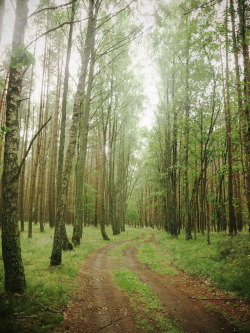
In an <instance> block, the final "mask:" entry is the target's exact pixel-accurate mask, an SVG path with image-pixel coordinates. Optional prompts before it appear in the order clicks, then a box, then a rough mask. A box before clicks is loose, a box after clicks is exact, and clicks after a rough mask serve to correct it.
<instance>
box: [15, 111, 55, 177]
mask: <svg viewBox="0 0 250 333" xmlns="http://www.w3.org/2000/svg"><path fill="white" fill-rule="evenodd" d="M50 120H51V117H49V119H48V120H47V121H46V123H44V124H43V126H42V127H41V128H40V129H39V130H38V131H37V133H36V134H35V135H34V137H33V139H32V140H31V141H30V144H29V147H28V149H27V150H26V152H25V154H24V157H23V159H22V162H21V164H20V166H19V169H18V173H17V177H19V175H20V173H21V169H22V166H23V164H24V162H25V160H26V157H27V156H28V153H29V151H30V149H31V147H32V145H33V142H34V141H35V139H36V138H37V137H38V135H39V134H40V133H41V131H42V130H43V128H44V127H45V126H46V125H47V124H48V123H49V122H50Z"/></svg>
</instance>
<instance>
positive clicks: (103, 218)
mask: <svg viewBox="0 0 250 333" xmlns="http://www.w3.org/2000/svg"><path fill="white" fill-rule="evenodd" d="M101 113H102V117H101V118H102V133H100V137H101V135H102V142H101V145H102V188H101V234H102V238H103V239H104V240H109V237H108V235H107V233H106V230H105V224H106V209H105V186H106V163H107V154H106V142H107V126H108V119H109V116H110V108H109V109H108V114H107V116H106V119H105V116H104V112H103V108H102V110H101ZM100 141H101V140H100Z"/></svg>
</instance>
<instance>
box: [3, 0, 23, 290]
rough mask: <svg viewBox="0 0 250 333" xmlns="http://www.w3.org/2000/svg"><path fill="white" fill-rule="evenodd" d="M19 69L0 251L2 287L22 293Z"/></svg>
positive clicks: (9, 121) (13, 77)
mask: <svg viewBox="0 0 250 333" xmlns="http://www.w3.org/2000/svg"><path fill="white" fill-rule="evenodd" d="M27 15H28V0H17V3H16V18H15V25H14V33H13V41H12V50H13V49H15V48H16V47H18V46H19V45H22V44H23V43H24V34H25V26H26V24H27ZM22 80H23V71H22V68H21V67H20V66H18V67H17V68H11V69H10V79H9V88H8V93H7V97H6V98H7V108H6V126H7V127H8V128H9V131H8V132H7V134H6V136H5V151H4V167H3V183H2V193H3V223H2V254H3V262H4V270H5V290H6V291H10V292H22V291H24V290H25V288H26V283H25V274H24V266H23V262H22V256H21V246H20V234H19V229H18V171H19V167H18V149H19V123H18V110H19V106H20V100H21V93H22Z"/></svg>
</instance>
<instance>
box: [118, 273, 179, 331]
mask: <svg viewBox="0 0 250 333" xmlns="http://www.w3.org/2000/svg"><path fill="white" fill-rule="evenodd" d="M113 278H114V281H115V283H116V284H117V285H118V286H119V287H120V288H121V289H122V290H123V291H125V292H126V294H127V295H128V297H129V300H130V303H131V305H132V307H133V308H134V310H135V312H136V317H135V320H136V322H137V324H138V326H139V327H140V328H142V329H143V330H144V331H145V332H155V329H156V328H157V329H158V330H159V331H160V332H171V333H180V332H184V331H183V330H181V329H180V328H178V327H177V326H175V323H174V322H173V321H172V320H170V319H168V318H167V317H166V316H164V314H163V310H164V308H163V307H162V305H161V304H160V303H159V301H158V297H157V295H156V294H155V293H154V292H153V291H152V290H151V289H150V288H149V287H148V286H147V285H146V284H145V283H143V282H141V281H140V280H139V278H138V277H137V275H136V274H135V273H133V272H132V271H130V270H129V269H127V268H121V269H119V270H116V271H113Z"/></svg>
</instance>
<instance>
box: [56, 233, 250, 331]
mask: <svg viewBox="0 0 250 333" xmlns="http://www.w3.org/2000/svg"><path fill="white" fill-rule="evenodd" d="M151 241H154V239H153V238H152V239H151ZM118 244H121V242H120V243H117V244H114V245H109V246H106V247H104V248H102V249H99V250H97V251H95V252H93V253H92V254H91V255H90V256H89V257H88V259H87V260H86V261H85V263H84V265H83V266H82V268H81V272H80V288H79V290H78V291H77V293H76V295H75V297H74V298H73V299H72V302H71V303H70V304H69V305H68V307H67V309H66V311H65V313H64V321H63V323H62V326H61V327H60V328H59V329H58V330H57V332H60V333H65V332H69V333H75V332H84V333H91V332H93V333H94V332H99V331H100V332H105V333H106V332H114V333H116V332H124V333H126V332H135V333H137V332H138V333H140V332H142V330H140V329H139V328H137V327H136V323H135V319H134V318H135V313H134V310H133V309H132V307H131V305H130V302H129V300H128V298H127V297H126V296H125V294H124V293H123V292H122V291H121V290H120V289H119V288H118V287H116V286H115V284H114V282H113V280H112V277H111V272H112V265H111V258H110V256H109V251H110V250H111V249H112V248H113V247H115V246H116V245H118ZM137 246H138V244H133V245H129V247H128V248H127V249H126V250H125V252H124V256H125V266H126V267H128V268H129V269H130V270H132V271H134V272H135V273H136V274H137V275H138V277H139V278H140V279H141V280H142V281H143V282H144V283H146V284H147V285H148V286H149V287H150V288H151V289H152V290H153V291H154V292H155V293H156V294H157V295H158V297H159V299H160V300H161V302H162V304H163V306H164V308H165V310H164V311H163V312H162V313H164V315H166V316H167V317H169V318H173V319H175V320H176V322H177V323H179V324H180V326H182V327H183V328H184V329H185V330H186V331H187V332H199V333H203V332H204V333H205V332H207V333H216V332H228V333H230V332H237V329H236V328H234V327H233V326H232V325H230V324H229V323H228V322H227V321H226V320H225V319H223V318H222V316H220V314H218V313H215V312H213V313H211V312H209V311H208V310H207V309H206V308H205V307H204V304H205V305H207V302H208V301H207V300H200V298H205V299H208V298H212V297H213V298H222V297H224V294H223V295H222V294H221V292H219V291H216V292H215V291H214V290H212V289H211V288H209V287H208V286H207V285H206V284H205V283H202V282H200V281H199V280H198V279H196V278H194V277H192V276H189V275H187V274H184V273H183V272H180V271H178V274H177V275H175V276H171V277H170V276H160V275H157V274H156V273H154V272H153V271H151V270H150V269H149V267H147V265H145V264H143V263H142V262H140V261H139V260H138V259H137V257H136V253H137ZM214 302H219V301H214ZM227 303H229V304H227ZM216 305H217V304H216ZM221 305H222V306H221ZM219 306H220V308H221V309H222V311H225V312H226V313H228V309H227V308H228V307H232V308H233V311H234V312H235V313H240V312H241V313H244V315H245V316H244V318H246V316H247V314H248V315H249V308H247V309H246V305H244V304H243V303H232V302H231V301H223V302H222V304H221V302H220V304H219ZM223 306H226V307H223ZM241 307H242V308H243V309H244V310H243V311H241V310H242V309H240V308H241ZM229 312H230V311H229ZM140 315H141V314H140ZM156 331H157V332H159V329H157V330H156Z"/></svg>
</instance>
